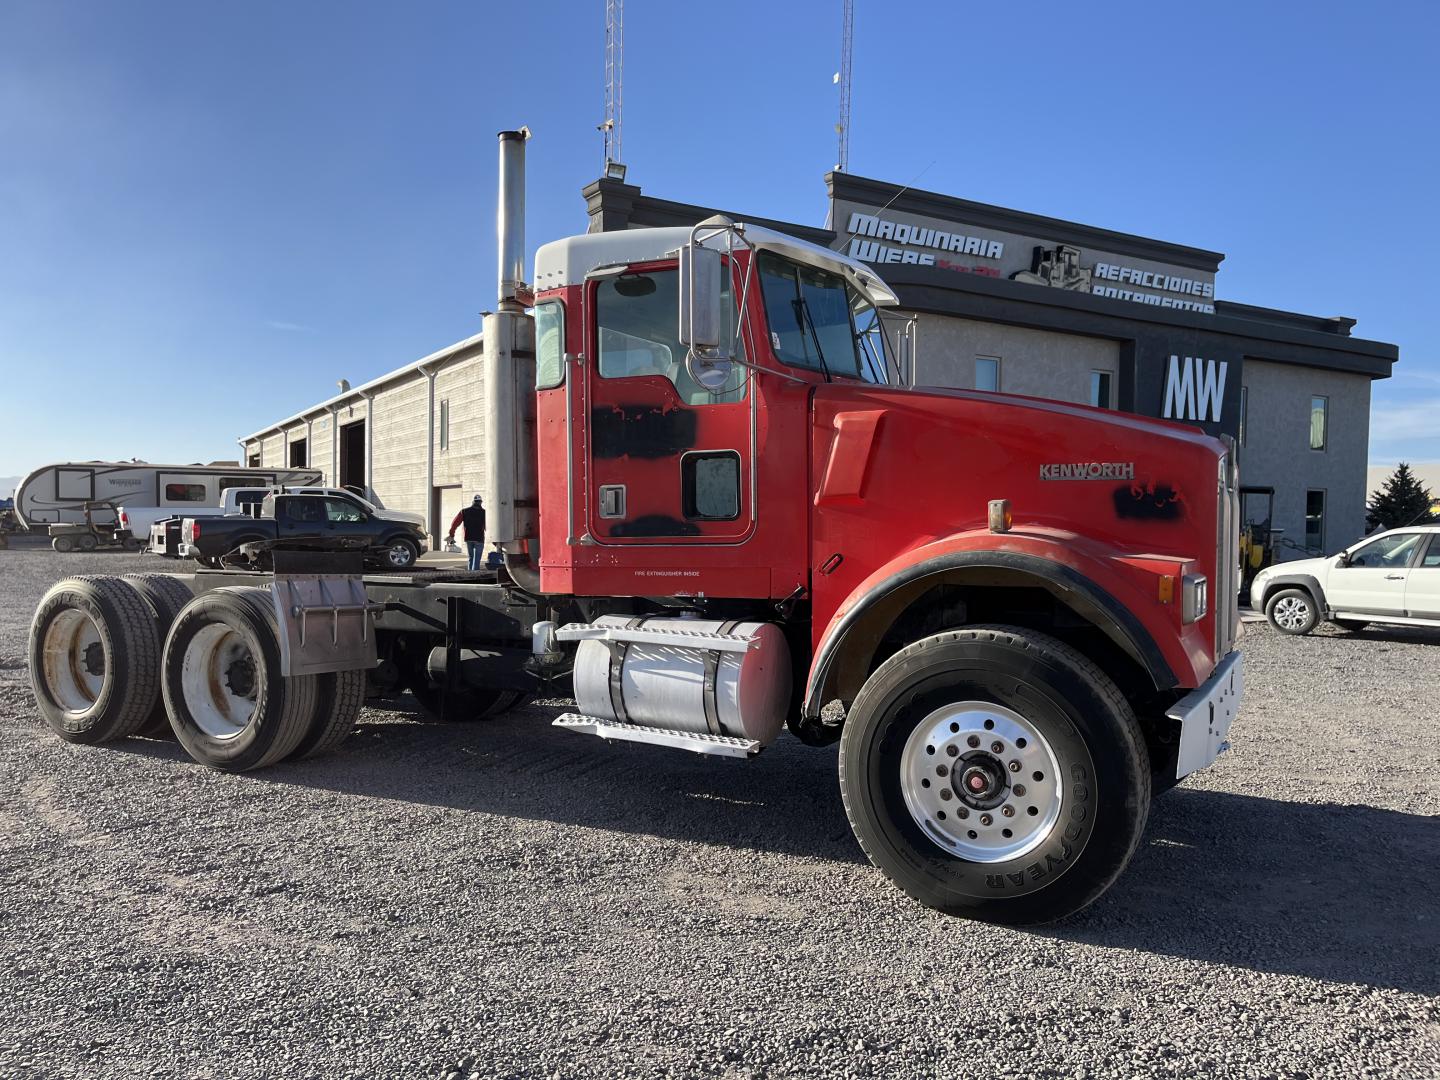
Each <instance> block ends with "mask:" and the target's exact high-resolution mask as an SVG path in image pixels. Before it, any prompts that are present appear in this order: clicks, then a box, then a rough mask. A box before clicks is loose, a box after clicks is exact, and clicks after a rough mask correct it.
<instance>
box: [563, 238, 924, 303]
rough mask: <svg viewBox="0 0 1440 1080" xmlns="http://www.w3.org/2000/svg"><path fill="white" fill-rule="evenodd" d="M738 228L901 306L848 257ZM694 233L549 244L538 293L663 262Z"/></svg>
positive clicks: (762, 244) (755, 241)
mask: <svg viewBox="0 0 1440 1080" xmlns="http://www.w3.org/2000/svg"><path fill="white" fill-rule="evenodd" d="M704 224H706V225H707V226H708V225H716V226H719V225H722V224H726V222H725V219H723V218H718V217H716V218H711V219H710V220H709V221H707V222H705V223H704ZM735 228H736V229H737V230H738V231H739V232H741V233H742V234H743V235H744V237H745V239H746V240H748V241H749V242H750V243H751V244H752V245H754V246H755V247H757V248H761V249H763V250H766V251H773V252H775V253H777V254H779V255H784V256H785V257H786V258H789V259H794V260H795V261H796V262H798V263H804V264H805V265H807V266H815V267H819V268H820V269H822V270H829V271H830V272H831V273H833V274H839V275H841V276H842V277H844V278H845V279H846V280H847V281H849V282H850V284H851V285H853V286H854V287H855V288H856V289H858V290H859V291H860V292H861V293H863V294H864V295H865V296H866V297H867V298H868V299H869V300H870V302H871V303H872V304H874V305H875V306H876V307H894V306H895V305H896V304H898V303H899V302H900V300H899V298H898V297H897V296H896V295H895V293H894V292H893V291H892V290H891V288H890V286H888V285H886V284H885V282H884V280H883V279H882V278H881V277H880V275H879V274H877V273H875V271H874V270H872V269H870V267H868V266H866V265H865V264H864V263H862V262H859V261H857V260H855V259H852V258H850V257H849V256H848V255H842V254H841V253H840V252H838V251H831V250H830V249H829V248H826V247H821V246H820V245H819V244H812V243H810V242H809V241H808V240H801V239H799V238H798V237H794V236H789V235H787V234H785V233H781V232H776V231H775V230H774V229H766V228H762V227H761V226H759V225H747V224H745V223H744V222H739V223H737V224H736V225H735ZM690 233H691V230H690V229H689V228H685V227H679V228H667V229H626V230H623V231H621V232H607V233H587V234H585V235H583V236H569V237H566V238H565V239H564V240H554V241H551V242H550V243H548V244H546V245H544V246H543V247H541V248H540V250H539V251H537V252H536V253H535V291H536V292H542V291H544V290H547V289H558V288H561V287H562V286H566V285H578V284H580V283H581V282H583V281H584V280H585V277H586V275H587V274H589V273H590V272H591V271H593V270H598V269H600V268H601V267H604V266H624V265H626V264H628V263H637V262H647V261H652V260H655V259H663V258H665V257H666V256H667V255H673V254H674V253H675V252H676V251H678V250H679V249H680V248H681V247H683V246H684V245H685V244H686V243H688V242H689V240H690ZM705 243H706V246H707V247H723V246H724V243H725V238H724V235H723V234H719V235H714V236H712V237H711V238H710V239H707V240H706V242H705Z"/></svg>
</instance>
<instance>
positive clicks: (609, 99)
mask: <svg viewBox="0 0 1440 1080" xmlns="http://www.w3.org/2000/svg"><path fill="white" fill-rule="evenodd" d="M624 88H625V0H605V123H603V124H601V125H600V131H601V132H602V133H603V134H604V136H605V166H604V172H603V173H602V174H601V175H607V176H608V175H609V172H610V166H611V165H612V164H617V163H619V162H620V160H621V158H620V152H621V149H620V112H621V107H622V105H623V103H624Z"/></svg>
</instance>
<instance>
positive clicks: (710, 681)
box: [701, 619, 740, 736]
mask: <svg viewBox="0 0 1440 1080" xmlns="http://www.w3.org/2000/svg"><path fill="white" fill-rule="evenodd" d="M739 625H740V620H739V619H731V620H730V621H729V622H725V623H721V624H720V627H719V629H718V630H716V633H717V634H729V633H730V632H731V631H733V630H734V629H735V627H737V626H739ZM719 674H720V651H719V650H718V649H706V650H705V685H704V689H703V691H702V695H701V700H702V701H703V702H704V703H705V726H706V727H707V728H709V729H710V734H711V735H717V736H723V735H724V734H725V732H724V731H723V730H722V729H721V727H720V703H719V702H718V701H716V700H715V688H716V686H717V685H718V683H719Z"/></svg>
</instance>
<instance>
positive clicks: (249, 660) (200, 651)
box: [180, 623, 259, 739]
mask: <svg viewBox="0 0 1440 1080" xmlns="http://www.w3.org/2000/svg"><path fill="white" fill-rule="evenodd" d="M255 655H256V654H255V652H253V651H252V649H251V643H250V642H249V641H247V640H246V637H245V635H243V634H241V633H240V632H239V631H237V630H235V629H233V628H232V627H229V626H226V625H225V624H224V623H211V624H209V625H208V626H204V627H202V628H201V629H200V630H199V631H197V632H196V634H195V636H194V637H193V638H191V639H190V642H189V644H187V645H186V646H185V655H184V658H183V660H182V663H181V670H180V686H181V689H182V690H183V692H184V694H185V705H186V707H187V708H188V709H189V711H190V716H191V718H192V719H193V720H194V721H195V726H196V727H198V728H199V729H200V730H201V731H203V732H204V733H205V734H206V735H209V736H210V737H211V738H212V739H233V738H235V736H237V735H239V734H240V733H241V732H242V731H244V730H245V729H246V728H247V727H248V726H249V725H250V722H251V720H252V719H253V717H254V715H255V704H256V702H255V699H256V695H257V687H258V681H259V680H258V673H257V672H256V670H255V659H254V657H255Z"/></svg>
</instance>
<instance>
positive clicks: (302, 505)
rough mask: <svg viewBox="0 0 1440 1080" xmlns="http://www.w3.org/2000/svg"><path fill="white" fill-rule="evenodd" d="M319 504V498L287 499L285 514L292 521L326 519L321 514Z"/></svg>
mask: <svg viewBox="0 0 1440 1080" xmlns="http://www.w3.org/2000/svg"><path fill="white" fill-rule="evenodd" d="M318 504H319V500H318V499H310V498H298V499H287V500H286V502H285V516H286V517H287V518H289V519H290V520H291V521H304V522H316V521H322V520H324V519H323V517H322V516H321V511H320V506H319V505H318Z"/></svg>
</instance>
